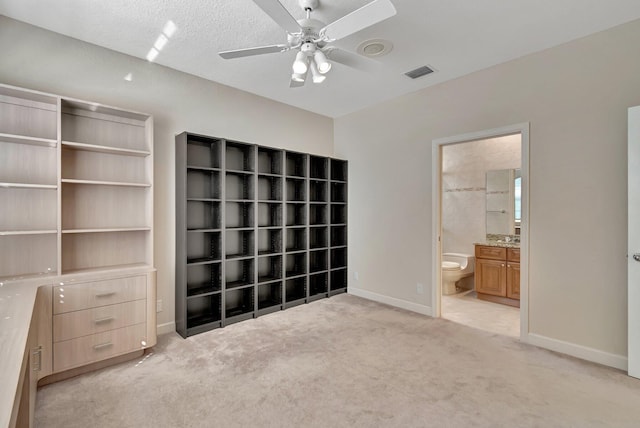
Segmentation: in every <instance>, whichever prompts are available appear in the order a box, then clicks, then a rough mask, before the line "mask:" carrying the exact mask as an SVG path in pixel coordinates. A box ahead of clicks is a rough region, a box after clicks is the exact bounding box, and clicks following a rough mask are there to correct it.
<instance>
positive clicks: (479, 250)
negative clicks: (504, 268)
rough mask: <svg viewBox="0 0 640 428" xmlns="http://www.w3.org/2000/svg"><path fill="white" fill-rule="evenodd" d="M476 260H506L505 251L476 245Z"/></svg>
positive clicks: (500, 248)
mask: <svg viewBox="0 0 640 428" xmlns="http://www.w3.org/2000/svg"><path fill="white" fill-rule="evenodd" d="M476 258H477V259H492V260H506V259H507V249H506V248H503V247H488V246H484V245H476Z"/></svg>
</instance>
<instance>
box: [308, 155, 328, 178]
mask: <svg viewBox="0 0 640 428" xmlns="http://www.w3.org/2000/svg"><path fill="white" fill-rule="evenodd" d="M328 161H329V160H328V159H327V158H324V157H320V156H313V155H311V156H309V177H311V178H317V179H320V180H326V179H328V178H329V177H328V170H329V163H328Z"/></svg>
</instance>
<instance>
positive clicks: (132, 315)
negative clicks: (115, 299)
mask: <svg viewBox="0 0 640 428" xmlns="http://www.w3.org/2000/svg"><path fill="white" fill-rule="evenodd" d="M146 307H147V301H146V300H134V301H132V302H126V303H118V304H115V305H108V306H100V307H98V308H91V309H84V310H82V311H74V312H67V313H64V314H58V315H54V316H53V341H54V342H60V341H63V340H69V339H74V338H76V337H81V336H87V335H90V334H95V333H101V332H103V331H108V330H114V329H117V328H122V327H127V326H130V325H134V324H140V323H143V322H145V320H146V317H147V311H146Z"/></svg>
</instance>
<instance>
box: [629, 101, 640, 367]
mask: <svg viewBox="0 0 640 428" xmlns="http://www.w3.org/2000/svg"><path fill="white" fill-rule="evenodd" d="M627 144H628V154H629V156H628V157H629V166H628V170H627V175H628V187H627V189H628V192H629V194H628V201H629V202H628V203H629V219H628V224H629V232H628V233H629V237H628V248H627V251H628V253H627V254H628V261H627V263H628V272H629V274H628V278H629V279H628V284H627V288H628V309H627V310H628V329H629V332H628V335H629V376H633V377H637V378H640V106H638V107H633V108H630V109H629V141H628V143H627Z"/></svg>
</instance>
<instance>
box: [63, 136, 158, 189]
mask: <svg viewBox="0 0 640 428" xmlns="http://www.w3.org/2000/svg"><path fill="white" fill-rule="evenodd" d="M146 164H147V159H145V158H144V157H139V156H129V155H123V154H122V153H107V152H105V151H102V152H100V151H87V150H73V149H71V148H70V147H69V146H66V145H63V146H62V171H61V174H62V178H64V179H73V180H90V181H100V182H126V183H137V184H145V183H148V182H150V180H151V177H150V175H149V172H148V168H146Z"/></svg>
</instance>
